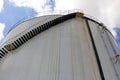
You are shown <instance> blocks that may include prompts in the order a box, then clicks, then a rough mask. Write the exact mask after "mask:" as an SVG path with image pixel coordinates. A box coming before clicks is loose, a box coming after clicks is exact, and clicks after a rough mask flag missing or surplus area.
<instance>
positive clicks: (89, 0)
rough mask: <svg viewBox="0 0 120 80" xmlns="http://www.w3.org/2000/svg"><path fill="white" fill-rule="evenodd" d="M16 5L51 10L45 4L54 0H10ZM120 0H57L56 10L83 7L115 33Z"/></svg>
mask: <svg viewBox="0 0 120 80" xmlns="http://www.w3.org/2000/svg"><path fill="white" fill-rule="evenodd" d="M10 1H11V2H12V3H14V4H15V5H16V6H19V7H21V6H24V7H31V8H33V9H35V10H36V11H37V12H41V11H45V10H51V7H50V5H45V4H46V3H47V2H49V1H54V0H10ZM119 8H120V0H114V1H113V0H55V10H70V9H81V10H83V12H84V13H86V14H89V15H90V16H93V17H95V18H97V19H98V20H100V21H102V22H103V23H104V24H105V25H106V26H108V28H109V29H110V30H111V32H112V33H113V35H116V34H115V31H114V28H115V27H118V26H120V22H119V21H120V15H119V14H120V10H119Z"/></svg>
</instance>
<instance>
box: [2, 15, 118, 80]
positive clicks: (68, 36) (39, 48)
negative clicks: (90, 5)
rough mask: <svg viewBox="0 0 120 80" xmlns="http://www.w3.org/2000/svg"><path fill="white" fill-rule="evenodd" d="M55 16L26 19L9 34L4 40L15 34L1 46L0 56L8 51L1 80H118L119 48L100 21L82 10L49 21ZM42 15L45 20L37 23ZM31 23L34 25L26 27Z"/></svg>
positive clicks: (3, 59) (3, 58)
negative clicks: (85, 15) (87, 15)
mask: <svg viewBox="0 0 120 80" xmlns="http://www.w3.org/2000/svg"><path fill="white" fill-rule="evenodd" d="M60 16H62V15H60ZM55 17H59V16H53V15H52V16H46V17H42V18H41V17H39V18H36V19H31V20H28V21H26V22H24V23H22V24H20V25H18V27H16V28H14V29H13V30H12V31H11V32H10V33H9V34H8V36H7V38H6V41H7V40H9V39H10V38H14V37H15V36H16V37H15V38H14V40H13V42H12V40H9V41H8V43H9V44H8V43H5V44H3V46H4V47H3V46H2V47H0V48H1V49H0V57H1V56H3V54H7V56H4V57H2V63H1V64H0V80H120V67H119V66H120V61H119V60H118V61H117V60H116V58H117V57H116V55H118V53H119V51H118V49H117V46H116V44H115V42H114V39H113V37H112V36H111V34H110V33H109V32H108V31H106V29H103V28H105V27H103V25H101V24H99V23H98V22H96V21H94V20H91V19H89V18H86V17H83V14H81V13H75V14H74V13H73V14H71V15H69V16H63V17H60V18H57V19H56V20H54V21H50V22H49V20H52V19H54V18H55ZM74 17H75V18H74ZM47 18H49V19H47ZM43 19H46V21H45V22H44V23H46V22H47V21H48V23H46V24H44V26H40V25H41V24H43V23H42V22H41V21H40V20H43ZM62 20H63V21H62ZM39 21H40V23H39ZM53 22H56V23H53ZM36 23H38V24H36ZM52 23H53V24H52ZM24 24H25V25H26V28H25V29H23V27H24V26H25V25H24ZM22 25H24V26H22ZM31 25H35V27H36V28H34V27H31V28H30V29H28V28H29V26H31ZM50 25H51V26H54V27H51V26H50ZM39 26H40V27H39ZM45 27H46V28H45ZM48 27H50V28H48ZM19 29H21V31H19V32H18V33H17V31H18V30H19ZM46 29H47V30H46ZM40 30H41V31H43V32H42V33H41V34H39V35H37V34H38V33H39V31H40ZM22 31H23V32H22ZM41 31H40V32H41ZM13 33H17V34H18V35H17V34H16V35H15V34H13ZM19 33H20V34H19ZM35 35H37V36H35ZM33 36H35V37H33ZM29 39H30V40H29ZM24 42H26V43H25V44H23V43H24ZM6 44H8V45H6ZM5 45H6V46H5ZM6 49H7V50H6Z"/></svg>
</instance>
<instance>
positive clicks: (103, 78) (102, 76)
mask: <svg viewBox="0 0 120 80" xmlns="http://www.w3.org/2000/svg"><path fill="white" fill-rule="evenodd" d="M85 21H86V25H87V27H88V32H89V36H90V39H91V42H92V46H93V49H94V52H95V56H96V60H97V64H98V68H99V72H100V76H101V79H102V80H105V77H104V73H103V69H102V66H101V62H100V59H99V55H98V52H97V48H96V45H95V41H94V38H93V35H92V32H91V29H90V26H89V23H88V20H87V19H86V18H85Z"/></svg>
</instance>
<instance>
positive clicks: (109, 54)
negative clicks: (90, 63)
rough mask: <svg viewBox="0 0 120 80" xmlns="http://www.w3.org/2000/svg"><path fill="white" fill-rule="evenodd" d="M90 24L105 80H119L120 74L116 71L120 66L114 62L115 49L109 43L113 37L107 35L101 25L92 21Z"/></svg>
mask: <svg viewBox="0 0 120 80" xmlns="http://www.w3.org/2000/svg"><path fill="white" fill-rule="evenodd" d="M89 24H90V28H91V30H92V35H93V37H94V40H95V45H96V47H97V51H98V54H99V58H100V61H101V65H102V69H103V72H104V75H105V79H106V80H119V76H118V75H120V74H119V73H117V69H115V66H118V65H115V62H113V59H114V57H115V52H114V48H115V47H114V48H113V47H112V45H111V43H110V42H109V39H110V38H112V37H110V36H111V35H107V34H109V33H108V32H107V31H103V29H102V28H100V26H99V24H96V23H94V22H92V21H89ZM112 42H113V41H112Z"/></svg>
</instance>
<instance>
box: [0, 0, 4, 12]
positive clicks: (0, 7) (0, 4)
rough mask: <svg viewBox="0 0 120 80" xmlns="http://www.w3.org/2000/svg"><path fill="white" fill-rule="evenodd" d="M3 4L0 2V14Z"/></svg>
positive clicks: (1, 0)
mask: <svg viewBox="0 0 120 80" xmlns="http://www.w3.org/2000/svg"><path fill="white" fill-rule="evenodd" d="M3 4H4V2H3V0H0V12H1V11H2V9H3Z"/></svg>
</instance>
